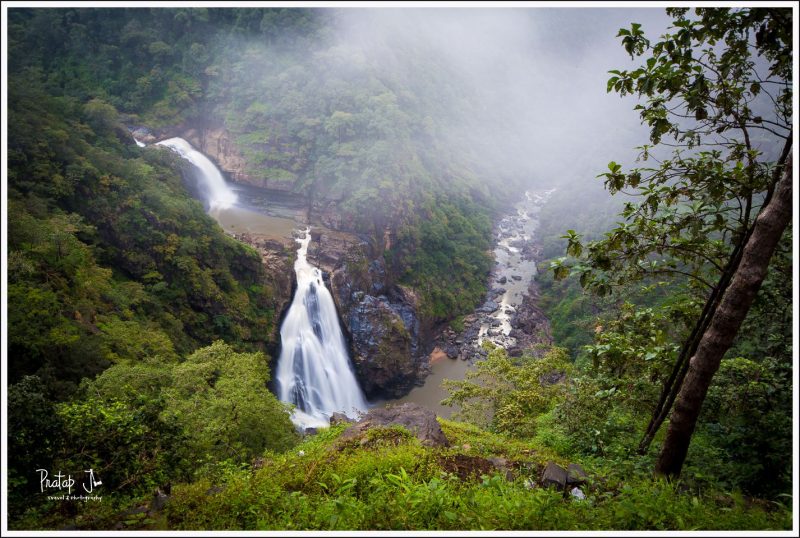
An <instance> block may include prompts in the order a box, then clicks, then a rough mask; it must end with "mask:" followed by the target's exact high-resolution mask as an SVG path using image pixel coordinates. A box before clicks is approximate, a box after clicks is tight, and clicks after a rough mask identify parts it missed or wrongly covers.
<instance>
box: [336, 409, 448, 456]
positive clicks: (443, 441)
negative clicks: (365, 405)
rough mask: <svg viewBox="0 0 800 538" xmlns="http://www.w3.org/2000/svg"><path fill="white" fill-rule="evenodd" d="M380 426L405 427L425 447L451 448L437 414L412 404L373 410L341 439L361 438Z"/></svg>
mask: <svg viewBox="0 0 800 538" xmlns="http://www.w3.org/2000/svg"><path fill="white" fill-rule="evenodd" d="M379 426H383V427H386V426H403V427H405V428H406V429H408V430H409V431H410V432H412V433H414V435H416V437H417V439H419V440H420V441H421V442H422V444H423V445H425V446H449V442H448V441H447V437H445V435H444V432H443V431H442V427H441V426H439V422H438V421H437V420H436V413H434V412H433V411H431V410H430V409H428V408H427V407H423V406H421V405H419V404H415V403H411V402H407V403H403V404H400V405H388V406H386V407H378V408H374V409H371V410H370V411H369V412H368V413H367V414H366V415H365V416H364V417H363V418H362V419H361V420H359V421H358V423H356V424H353V425H352V426H350V427H349V428H347V429H346V430H345V431H344V433H342V436H341V439H354V438H357V437H360V436H361V435H362V434H363V433H364V432H366V431H367V430H368V429H370V428H374V427H379Z"/></svg>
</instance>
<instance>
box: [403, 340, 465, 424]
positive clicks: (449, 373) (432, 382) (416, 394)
mask: <svg viewBox="0 0 800 538" xmlns="http://www.w3.org/2000/svg"><path fill="white" fill-rule="evenodd" d="M437 349H438V348H437ZM468 369H469V362H468V361H462V360H459V359H449V358H447V355H445V354H444V353H443V352H441V351H439V352H438V353H437V350H434V352H433V353H431V373H430V375H429V376H428V377H426V378H425V384H424V385H423V386H421V387H414V388H413V389H412V390H411V392H409V393H408V394H406V395H405V396H403V397H402V398H398V399H396V400H391V403H392V404H401V403H404V402H414V403H418V404H420V405H424V406H425V407H428V408H430V409H432V410H433V412H434V413H436V414H437V415H439V416H440V417H443V418H450V415H452V414H453V412H454V411H458V407H447V406H444V405H442V404H441V403H439V402H441V401H442V400H444V399H445V398H447V397H448V396H449V394H448V393H447V391H446V390H444V389H443V388H442V387H441V384H442V381H444V380H445V379H455V380H461V379H464V377H465V376H466V375H467V370H468Z"/></svg>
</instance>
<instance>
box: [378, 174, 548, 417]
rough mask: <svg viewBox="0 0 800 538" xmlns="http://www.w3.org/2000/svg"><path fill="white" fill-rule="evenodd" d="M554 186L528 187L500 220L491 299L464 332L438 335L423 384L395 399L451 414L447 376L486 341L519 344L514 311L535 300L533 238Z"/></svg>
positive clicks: (461, 373)
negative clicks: (531, 294)
mask: <svg viewBox="0 0 800 538" xmlns="http://www.w3.org/2000/svg"><path fill="white" fill-rule="evenodd" d="M554 190H555V189H550V190H546V191H541V192H533V191H526V192H525V195H524V197H523V199H522V200H521V201H520V202H519V203H518V204H517V205H516V206H515V207H514V209H513V211H512V212H511V213H510V214H508V215H507V216H505V217H504V218H503V219H501V220H500V222H499V223H498V225H497V228H496V235H495V241H496V243H495V244H496V246H495V249H494V258H495V267H494V270H493V271H492V273H491V277H490V282H489V291H488V293H487V296H486V301H485V302H484V303H483V305H481V306H480V307H479V308H477V309H476V310H475V312H474V313H473V314H471V315H469V316H465V317H464V330H463V331H461V332H460V333H455V332H454V331H452V330H450V329H448V330H447V331H445V333H444V334H443V335H442V337H441V338H440V339H439V341H438V342H437V347H436V348H435V349H434V351H433V353H432V354H431V363H430V374H429V375H428V376H427V377H426V378H425V382H424V384H423V385H421V386H418V387H414V388H413V389H412V390H411V392H409V393H408V394H407V395H406V396H404V397H402V398H400V399H397V400H392V401H393V402H398V403H400V402H414V403H418V404H420V405H424V406H426V407H429V408H431V409H433V410H434V411H435V412H436V414H437V415H439V416H442V417H445V418H449V417H450V416H451V415H452V413H453V412H454V409H453V408H451V407H447V406H444V405H441V403H440V402H441V401H442V400H443V399H444V398H446V397H447V396H448V394H447V391H446V390H444V389H443V388H442V387H441V384H442V381H444V380H445V379H453V380H462V379H464V378H465V376H466V375H467V372H468V371H469V370H470V366H471V365H472V364H473V363H474V361H475V360H478V359H481V358H483V357H484V356H485V351H484V350H483V349H482V348H481V345H482V343H483V342H484V340H488V341H490V342H492V343H493V344H495V345H498V346H502V347H504V348H506V349H510V348H512V347H514V346H517V345H518V344H520V342H518V340H519V329H518V328H517V327H516V326H515V322H514V321H515V316H514V314H516V313H517V312H518V311H520V310H521V309H523V308H527V307H529V305H530V303H531V302H532V298H531V297H529V295H528V290H529V287H530V285H531V283H532V281H533V279H534V278H535V276H536V254H537V252H536V248H535V242H534V239H535V233H536V230H537V228H538V226H539V220H538V215H539V211H540V210H541V207H542V206H543V205H544V204H545V203H546V202H547V200H548V199H549V198H550V195H551V194H552V193H553V191H554ZM528 336H529V335H528ZM458 359H462V360H458Z"/></svg>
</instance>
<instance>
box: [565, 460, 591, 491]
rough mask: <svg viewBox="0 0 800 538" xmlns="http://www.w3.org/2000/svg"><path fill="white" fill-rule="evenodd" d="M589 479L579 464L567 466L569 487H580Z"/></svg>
mask: <svg viewBox="0 0 800 538" xmlns="http://www.w3.org/2000/svg"><path fill="white" fill-rule="evenodd" d="M588 478H589V477H588V475H587V474H586V471H584V470H583V467H581V466H580V465H578V464H577V463H570V464H569V465H568V466H567V485H570V486H580V485H582V484H585V483H586V481H587V480H588Z"/></svg>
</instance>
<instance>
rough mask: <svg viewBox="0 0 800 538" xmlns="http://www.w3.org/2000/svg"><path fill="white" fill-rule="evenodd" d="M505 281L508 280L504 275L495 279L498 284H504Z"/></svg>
mask: <svg viewBox="0 0 800 538" xmlns="http://www.w3.org/2000/svg"><path fill="white" fill-rule="evenodd" d="M506 282H508V279H507V278H506V277H505V276H501V277H500V278H499V279H498V280H497V283H498V284H505V283H506Z"/></svg>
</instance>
